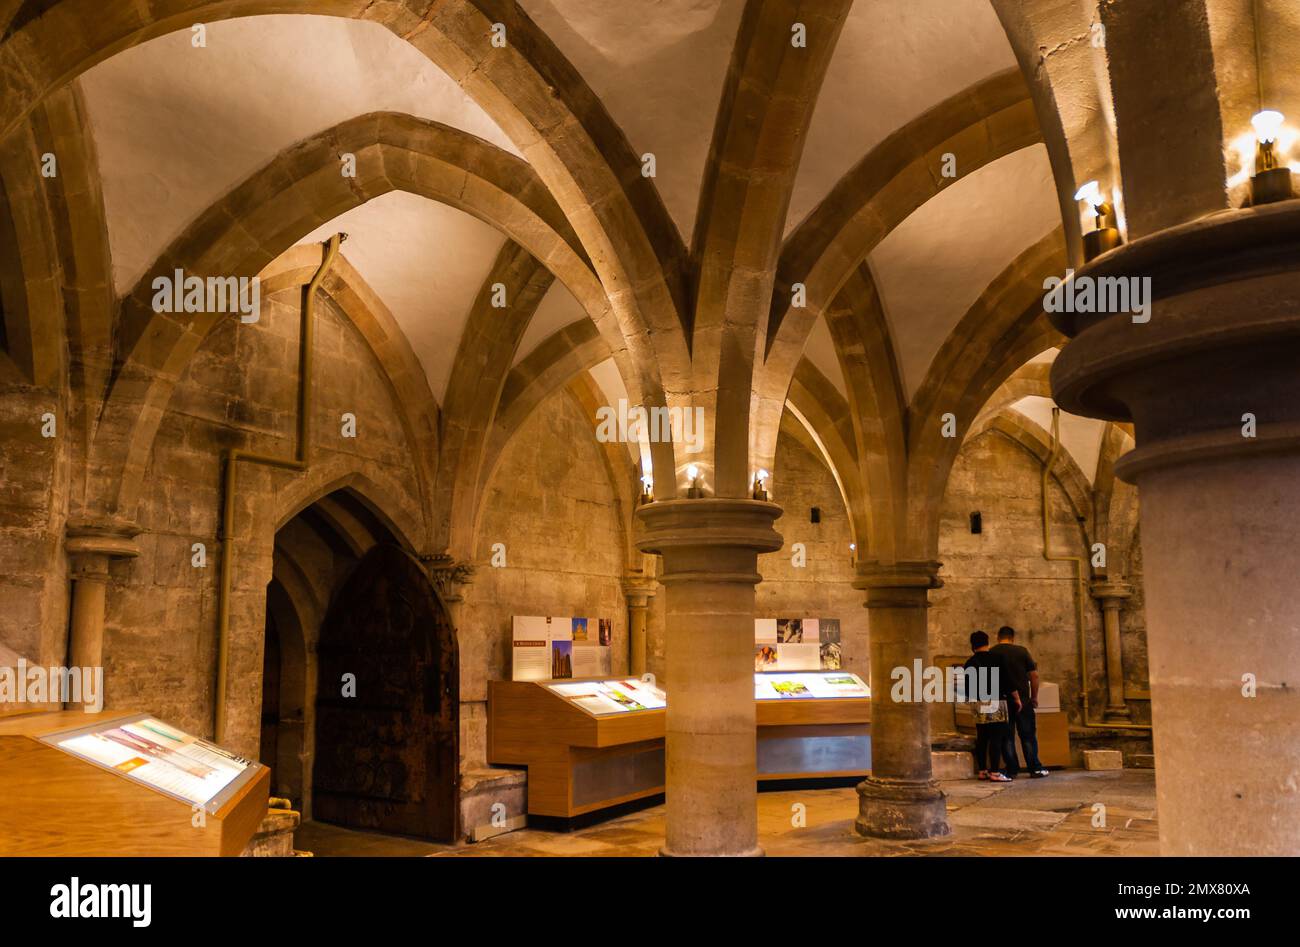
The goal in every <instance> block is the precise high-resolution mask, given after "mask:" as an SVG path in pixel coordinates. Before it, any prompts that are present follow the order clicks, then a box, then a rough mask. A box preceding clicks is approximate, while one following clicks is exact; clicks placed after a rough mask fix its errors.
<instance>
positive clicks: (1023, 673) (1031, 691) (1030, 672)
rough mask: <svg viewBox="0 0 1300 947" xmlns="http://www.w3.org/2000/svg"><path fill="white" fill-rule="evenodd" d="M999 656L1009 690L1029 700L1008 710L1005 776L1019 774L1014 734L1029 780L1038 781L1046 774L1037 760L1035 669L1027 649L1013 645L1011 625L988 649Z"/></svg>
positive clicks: (1014, 638)
mask: <svg viewBox="0 0 1300 947" xmlns="http://www.w3.org/2000/svg"><path fill="white" fill-rule="evenodd" d="M990 650H991V651H992V653H994V654H997V655H999V656H1000V657H1001V658H1002V661H1003V663H1004V664H1005V665H1006V668H1007V674H1008V675H1009V676H1010V678H1011V681H1010V684H1011V689H1012V690H1016V691H1019V692H1020V693H1021V694H1028V695H1029V699H1028V700H1026V701H1024V702H1023V703H1022V704H1021V705H1020V706H1019V707H1017V706H1015V705H1014V704H1013V705H1011V706H1010V708H1009V709H1010V716H1009V719H1008V721H1007V729H1006V740H1007V744H1006V749H1005V750H1004V751H1003V755H1004V756H1005V757H1006V760H1007V762H1006V763H1004V765H1005V766H1006V767H1007V770H1006V773H1007V775H1008V776H1010V777H1011V778H1012V779H1015V777H1016V774H1017V773H1018V772H1019V771H1020V762H1019V760H1017V759H1016V734H1017V733H1019V734H1020V746H1021V748H1022V749H1023V750H1024V751H1025V767H1026V769H1028V770H1029V775H1030V777H1032V778H1034V779H1039V778H1041V777H1043V776H1046V775H1047V770H1046V769H1044V768H1043V764H1042V763H1041V762H1040V761H1039V759H1038V718H1037V716H1036V715H1035V713H1034V708H1035V707H1037V706H1038V665H1037V664H1035V663H1034V658H1033V655H1031V654H1030V653H1029V649H1028V648H1022V647H1021V646H1020V645H1018V644H1016V630H1015V629H1014V628H1012V627H1011V626H1010V625H1003V626H1002V627H1001V628H999V629H998V643H997V644H996V645H995V646H994V647H993V648H992V649H990Z"/></svg>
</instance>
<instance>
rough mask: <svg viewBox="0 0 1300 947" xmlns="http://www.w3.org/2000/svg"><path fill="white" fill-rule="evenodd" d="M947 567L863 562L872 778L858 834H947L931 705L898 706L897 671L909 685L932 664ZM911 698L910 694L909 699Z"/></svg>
mask: <svg viewBox="0 0 1300 947" xmlns="http://www.w3.org/2000/svg"><path fill="white" fill-rule="evenodd" d="M940 565H941V563H938V562H932V561H913V562H890V563H885V562H870V561H868V562H860V563H859V564H858V578H857V580H856V581H855V582H854V583H853V586H854V588H858V589H864V590H865V591H866V593H867V608H868V609H870V615H869V617H868V637H869V642H870V653H871V775H870V776H868V777H867V778H866V779H865V780H863V781H862V783H860V784H859V785H858V797H859V798H858V818H857V821H856V823H855V828H856V829H857V831H858V834H859V835H867V836H873V837H876V838H902V839H916V838H932V837H934V836H937V835H947V834H948V831H949V829H948V814H947V806H946V803H945V799H946V796H945V795H944V793H943V790H941V789H940V788H939V784H938V783H937V782H935V779H934V774H933V771H932V770H931V766H930V708H929V707H928V706H927V705H926V704H925V703H924V702H923V701H919V700H911V699H907V700H901V701H895V700H894V699H893V694H892V693H891V691H892V690H893V689H894V680H893V678H892V676H891V675H892V672H893V670H894V668H900V667H901V668H905V669H906V670H907V673H908V676H909V677H908V679H909V680H910V679H911V677H912V676H914V673H915V668H916V666H917V664H918V662H919V663H920V665H921V666H922V667H924V666H926V664H927V662H928V661H929V657H930V654H929V651H930V632H929V626H928V625H927V622H926V609H928V608H929V607H930V598H929V596H930V589H937V588H940V587H941V586H942V585H943V583H942V582H941V581H940V580H939V566H940ZM908 696H909V698H910V695H908Z"/></svg>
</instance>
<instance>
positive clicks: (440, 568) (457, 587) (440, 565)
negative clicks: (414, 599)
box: [420, 552, 474, 603]
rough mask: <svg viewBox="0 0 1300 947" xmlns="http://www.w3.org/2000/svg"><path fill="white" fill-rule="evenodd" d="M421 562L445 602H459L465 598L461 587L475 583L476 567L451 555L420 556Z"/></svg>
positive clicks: (442, 553) (443, 553) (441, 553)
mask: <svg viewBox="0 0 1300 947" xmlns="http://www.w3.org/2000/svg"><path fill="white" fill-rule="evenodd" d="M420 562H421V563H422V564H423V565H424V569H425V571H426V572H427V573H428V574H429V581H430V582H432V583H433V586H434V588H436V589H437V590H438V594H439V595H441V596H442V600H443V601H444V602H448V603H452V602H459V601H460V600H461V599H462V598H464V596H463V595H462V594H461V586H463V585H469V584H470V583H471V582H473V581H474V566H473V565H471V564H470V563H468V562H461V561H459V560H457V559H456V558H455V557H453V556H452V555H450V554H449V553H445V552H440V553H433V554H430V555H423V556H420Z"/></svg>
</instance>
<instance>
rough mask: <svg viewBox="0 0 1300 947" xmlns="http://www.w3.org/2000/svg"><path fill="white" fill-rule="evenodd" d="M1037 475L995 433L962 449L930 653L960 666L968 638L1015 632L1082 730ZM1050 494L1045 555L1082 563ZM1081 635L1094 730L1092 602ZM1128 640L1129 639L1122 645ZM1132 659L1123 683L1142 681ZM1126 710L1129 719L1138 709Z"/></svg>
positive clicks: (1077, 531)
mask: <svg viewBox="0 0 1300 947" xmlns="http://www.w3.org/2000/svg"><path fill="white" fill-rule="evenodd" d="M1041 470H1042V466H1041V464H1040V462H1039V460H1038V459H1037V458H1036V457H1033V456H1031V455H1030V454H1029V453H1028V452H1027V451H1026V450H1024V449H1023V448H1022V447H1020V446H1018V445H1016V444H1013V443H1012V442H1011V441H1010V440H1009V439H1007V438H1006V437H1004V436H1002V435H1000V434H998V433H996V432H993V431H989V432H985V433H983V434H981V435H979V436H977V437H975V438H973V439H972V440H970V441H969V442H967V443H966V444H965V445H964V446H963V447H962V450H961V452H960V454H959V455H958V457H957V461H956V463H955V464H954V465H953V469H952V474H951V476H950V478H949V481H948V490H947V493H946V494H945V497H944V506H943V514H942V523H941V527H940V536H939V558H940V559H941V560H942V561H943V564H944V565H943V570H942V572H941V573H940V575H941V578H942V579H943V581H944V587H943V588H942V589H939V590H937V591H936V592H934V593H932V595H931V602H932V607H931V609H930V645H931V650H932V653H933V654H934V655H936V656H965V655H968V654H969V653H970V645H969V635H970V633H971V631H973V630H975V629H976V628H981V629H983V630H984V631H986V632H988V634H989V637H990V638H991V639H996V632H997V629H998V628H999V627H1000V626H1001V625H1004V624H1006V625H1011V626H1013V627H1014V628H1015V629H1016V631H1017V640H1018V643H1020V644H1022V645H1024V646H1025V647H1027V648H1029V650H1030V651H1031V652H1032V653H1033V655H1034V658H1035V660H1036V661H1037V662H1038V665H1039V674H1040V676H1041V679H1042V680H1044V681H1052V682H1055V683H1057V684H1059V685H1060V688H1061V703H1062V707H1063V708H1064V709H1065V710H1066V711H1067V712H1068V713H1069V715H1070V722H1071V724H1072V725H1079V724H1082V722H1083V706H1082V701H1081V699H1080V690H1079V687H1080V684H1079V658H1078V654H1079V650H1078V620H1077V612H1076V604H1075V602H1076V591H1075V588H1076V585H1075V582H1074V578H1073V576H1074V572H1073V566H1072V565H1071V564H1070V563H1068V562H1049V561H1047V560H1045V559H1044V558H1043V548H1042V547H1043V539H1042V511H1041V510H1042V508H1041V502H1042V500H1041V481H1040V477H1041ZM1048 484H1049V491H1050V497H1049V510H1050V513H1051V526H1052V553H1053V554H1054V555H1072V556H1085V557H1086V556H1087V554H1088V548H1087V545H1086V542H1085V535H1084V532H1083V529H1082V528H1081V526H1080V524H1079V522H1078V521H1077V519H1076V513H1075V510H1074V508H1073V506H1072V505H1071V504H1070V502H1069V500H1068V498H1067V496H1066V494H1065V492H1064V491H1063V490H1062V489H1061V486H1060V484H1059V483H1058V482H1057V481H1056V479H1055V478H1052V479H1051V480H1049V481H1048ZM974 511H979V512H980V513H981V514H982V520H983V530H982V532H981V533H980V534H979V535H974V534H972V533H971V531H970V520H969V517H970V514H971V513H972V512H974ZM1086 564H1087V563H1086V559H1085V566H1086ZM1085 577H1086V572H1085ZM1138 604H1139V607H1140V599H1139V600H1138ZM1132 611H1133V608H1132V607H1130V608H1129V609H1126V611H1125V616H1124V617H1125V620H1126V621H1130V622H1131V621H1132ZM1084 634H1085V641H1086V647H1087V655H1088V687H1089V702H1090V715H1091V717H1092V718H1093V719H1094V720H1098V719H1100V718H1101V716H1102V713H1103V711H1104V709H1105V701H1106V677H1105V668H1106V665H1105V643H1104V640H1103V637H1102V625H1101V611H1100V609H1099V608H1098V606H1097V604H1096V602H1095V601H1094V600H1093V599H1092V598H1091V596H1088V597H1086V598H1085V600H1084ZM1133 634H1134V631H1133V630H1130V631H1128V632H1126V634H1125V639H1126V643H1127V642H1131V640H1132V636H1133ZM1134 652H1135V649H1133V648H1129V649H1128V651H1127V652H1126V654H1125V662H1126V664H1125V668H1126V672H1127V673H1128V674H1129V676H1130V678H1132V677H1133V676H1134V674H1135V672H1137V671H1138V669H1139V668H1140V669H1141V673H1142V674H1145V663H1144V662H1140V661H1139V660H1138V659H1137V656H1136V654H1135V653H1134ZM1133 706H1134V712H1135V714H1136V713H1137V712H1138V710H1137V702H1134V704H1133ZM935 723H936V725H937V724H938V721H935Z"/></svg>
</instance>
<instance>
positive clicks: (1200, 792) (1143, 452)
mask: <svg viewBox="0 0 1300 947" xmlns="http://www.w3.org/2000/svg"><path fill="white" fill-rule="evenodd" d="M1103 276H1120V277H1128V276H1150V277H1151V284H1150V290H1151V292H1152V294H1153V295H1154V303H1153V305H1152V306H1151V309H1150V319H1149V321H1144V322H1142V323H1134V322H1133V321H1132V318H1131V316H1130V315H1129V314H1123V313H1121V314H1088V315H1083V314H1065V313H1057V314H1053V315H1052V319H1053V321H1054V322H1055V323H1056V324H1057V327H1058V328H1060V329H1061V330H1062V331H1063V332H1064V333H1065V334H1066V335H1068V336H1070V337H1071V341H1070V342H1069V344H1067V345H1066V346H1065V348H1064V351H1063V352H1062V353H1061V355H1060V357H1059V358H1058V359H1057V361H1056V363H1055V364H1054V365H1053V367H1052V389H1053V393H1054V395H1055V398H1056V401H1057V402H1058V403H1059V404H1060V405H1061V407H1062V408H1063V409H1065V410H1066V411H1070V412H1073V413H1075V414H1082V415H1089V416H1092V417H1099V418H1107V419H1111V420H1126V419H1129V418H1131V419H1132V421H1133V424H1134V429H1135V433H1136V440H1137V447H1136V449H1135V450H1133V451H1132V452H1130V453H1129V454H1127V455H1126V456H1124V457H1123V458H1121V460H1120V461H1119V462H1118V463H1117V464H1116V468H1115V472H1116V475H1117V476H1119V477H1121V478H1122V479H1124V480H1126V481H1128V482H1130V483H1135V484H1137V486H1138V488H1139V491H1140V497H1141V506H1140V517H1141V531H1142V532H1141V535H1142V556H1143V563H1144V567H1145V568H1144V570H1143V572H1144V581H1145V583H1146V585H1145V604H1146V620H1147V644H1148V650H1149V657H1150V669H1151V713H1152V726H1153V731H1154V737H1155V741H1154V742H1155V756H1156V794H1157V808H1158V811H1159V813H1160V844H1161V851H1162V853H1163V854H1165V855H1296V854H1300V791H1297V789H1296V774H1297V773H1300V699H1298V698H1297V696H1296V694H1297V684H1298V683H1300V582H1297V581H1296V576H1297V575H1300V542H1297V539H1296V537H1297V536H1300V371H1297V365H1300V203H1297V202H1295V201H1289V202H1284V203H1281V204H1274V205H1269V206H1265V207H1260V208H1255V209H1251V210H1241V211H1228V212H1225V213H1222V214H1216V215H1214V216H1213V217H1207V218H1204V219H1203V220H1199V221H1196V222H1194V223H1191V224H1186V225H1182V226H1180V227H1176V228H1171V229H1170V230H1166V231H1162V232H1159V233H1156V234H1152V235H1149V236H1146V237H1144V238H1143V239H1142V240H1140V241H1136V242H1134V243H1132V244H1130V245H1128V246H1125V247H1121V248H1119V249H1118V250H1115V251H1113V252H1111V253H1108V254H1105V255H1104V256H1102V257H1099V258H1098V259H1097V260H1095V261H1094V262H1093V263H1092V264H1090V265H1089V266H1087V267H1085V268H1084V269H1082V270H1080V271H1079V272H1078V273H1076V275H1075V279H1076V281H1077V280H1078V279H1079V278H1080V277H1094V278H1096V277H1103Z"/></svg>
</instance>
